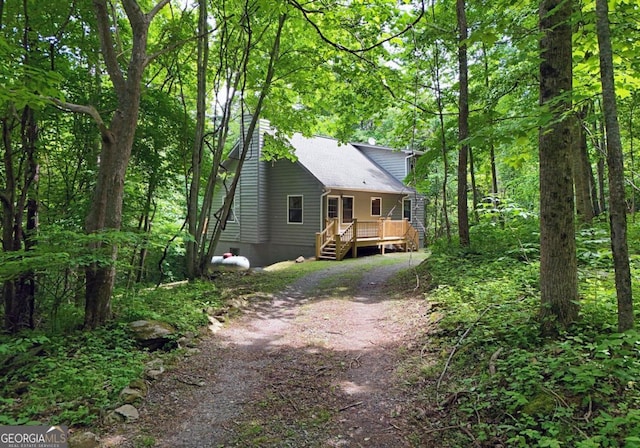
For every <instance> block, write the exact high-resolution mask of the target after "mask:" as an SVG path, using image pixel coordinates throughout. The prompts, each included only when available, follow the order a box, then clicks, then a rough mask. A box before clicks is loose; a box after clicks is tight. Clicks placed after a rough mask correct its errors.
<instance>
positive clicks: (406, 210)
mask: <svg viewBox="0 0 640 448" xmlns="http://www.w3.org/2000/svg"><path fill="white" fill-rule="evenodd" d="M402 217H403V218H405V219H408V220H409V222H411V199H405V200H404V201H402Z"/></svg>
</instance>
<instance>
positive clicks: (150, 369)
mask: <svg viewBox="0 0 640 448" xmlns="http://www.w3.org/2000/svg"><path fill="white" fill-rule="evenodd" d="M164 370H165V369H164V363H163V362H162V359H159V358H157V359H153V360H151V361H149V362H148V363H146V364H145V366H144V376H145V378H146V379H148V380H157V379H158V377H159V376H160V375H162V374H163V373H164Z"/></svg>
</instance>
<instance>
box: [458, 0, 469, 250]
mask: <svg viewBox="0 0 640 448" xmlns="http://www.w3.org/2000/svg"><path fill="white" fill-rule="evenodd" d="M456 13H457V18H458V69H459V77H460V83H459V84H460V97H459V109H460V110H459V114H458V144H459V145H460V148H459V150H458V236H459V238H460V246H462V247H469V245H470V243H471V242H470V239H469V205H468V198H467V166H468V156H469V144H468V143H467V142H466V139H467V138H468V137H469V80H468V69H467V43H466V42H467V14H466V11H465V2H464V0H456Z"/></svg>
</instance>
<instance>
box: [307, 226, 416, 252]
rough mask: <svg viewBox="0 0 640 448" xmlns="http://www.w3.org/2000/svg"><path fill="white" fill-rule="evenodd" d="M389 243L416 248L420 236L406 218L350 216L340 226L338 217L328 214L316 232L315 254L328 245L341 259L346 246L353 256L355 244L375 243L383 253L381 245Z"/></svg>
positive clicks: (369, 244)
mask: <svg viewBox="0 0 640 448" xmlns="http://www.w3.org/2000/svg"><path fill="white" fill-rule="evenodd" d="M389 244H401V245H404V247H405V249H406V250H417V249H418V247H419V245H420V237H419V234H418V231H417V230H416V229H415V228H414V227H413V226H412V225H411V223H409V221H408V220H407V219H401V220H392V219H388V218H380V219H378V220H375V221H359V220H357V219H354V220H353V221H352V222H350V223H348V224H347V225H346V227H341V226H340V223H339V222H338V220H337V219H336V218H332V219H329V220H327V221H326V226H325V228H324V230H323V231H322V232H319V233H317V234H316V258H319V257H320V256H321V255H322V254H323V251H324V249H325V248H326V247H328V246H331V247H332V248H334V247H335V258H336V259H338V260H341V259H342V258H344V257H345V256H346V255H347V253H348V252H349V249H352V250H353V256H354V257H357V250H358V249H357V248H358V247H359V246H375V245H378V246H380V247H382V248H383V253H384V246H385V245H389Z"/></svg>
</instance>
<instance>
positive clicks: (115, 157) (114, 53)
mask: <svg viewBox="0 0 640 448" xmlns="http://www.w3.org/2000/svg"><path fill="white" fill-rule="evenodd" d="M169 1H170V0H160V1H159V2H158V3H157V4H156V5H155V6H154V7H153V8H152V9H151V11H150V12H148V13H145V12H144V11H142V9H141V8H140V5H139V4H138V2H137V1H136V0H122V6H123V8H124V12H125V14H126V16H127V19H128V21H129V25H130V27H131V48H130V49H129V58H128V60H127V61H126V62H125V61H124V58H122V57H121V55H120V51H121V49H120V48H119V45H120V44H121V41H120V39H119V36H115V38H114V33H118V32H119V26H117V25H116V24H114V23H112V21H111V18H110V10H111V7H110V5H109V2H107V0H93V6H94V10H95V14H96V19H97V29H96V31H97V33H98V36H99V38H100V48H101V53H102V56H103V59H104V63H105V67H106V70H107V73H108V74H109V78H110V80H111V83H112V84H113V90H114V94H115V96H116V108H115V111H114V112H113V115H112V118H111V122H110V123H109V124H107V123H105V121H104V120H103V118H102V117H101V116H100V114H99V113H98V111H97V109H96V108H95V107H94V106H93V105H77V104H71V103H65V102H60V101H58V102H57V104H58V105H60V106H61V107H64V108H66V109H68V110H70V111H73V112H79V113H85V114H89V115H90V116H91V117H92V118H93V119H94V120H95V122H96V124H97V125H98V129H99V131H100V135H101V143H102V148H101V151H100V165H99V169H98V176H97V181H96V186H95V190H94V193H93V198H92V201H91V206H90V209H89V212H88V216H87V218H86V221H85V229H86V231H87V232H88V233H98V232H101V231H105V230H119V229H120V227H121V225H122V199H123V194H124V179H125V174H126V171H127V166H128V164H129V159H130V157H131V149H132V147H133V139H134V135H135V131H136V127H137V124H138V111H139V108H140V96H141V92H142V85H141V81H142V76H143V74H144V70H145V68H146V66H147V65H148V64H149V62H150V61H151V59H152V57H151V56H150V55H149V54H147V38H148V33H149V26H150V24H151V21H152V20H153V19H154V17H155V16H156V15H157V14H158V12H159V11H160V10H161V9H162V8H163V7H164V6H165V5H167V4H168V3H169ZM113 19H114V20H117V18H116V17H114V18H113ZM93 249H94V250H96V251H101V252H103V255H104V260H102V261H101V262H100V263H98V262H94V263H92V264H91V265H90V266H89V267H88V268H87V270H86V294H85V318H84V326H85V328H87V329H92V328H95V327H98V326H100V325H103V324H104V323H105V322H106V321H107V320H108V319H109V318H110V314H111V295H112V292H113V287H114V284H115V278H116V268H115V261H116V259H117V256H118V247H117V245H116V244H113V243H108V242H105V243H103V244H100V243H96V244H95V245H94V247H93Z"/></svg>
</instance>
